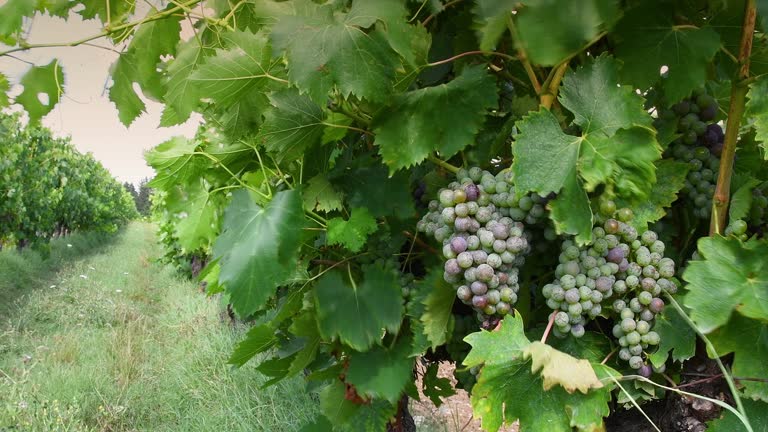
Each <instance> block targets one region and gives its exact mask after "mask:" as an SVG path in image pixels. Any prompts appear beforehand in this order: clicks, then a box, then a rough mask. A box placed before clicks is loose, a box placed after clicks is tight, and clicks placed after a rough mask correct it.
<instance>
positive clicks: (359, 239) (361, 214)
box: [327, 207, 378, 252]
mask: <svg viewBox="0 0 768 432" xmlns="http://www.w3.org/2000/svg"><path fill="white" fill-rule="evenodd" d="M351 213H352V215H351V216H350V217H349V220H344V219H342V218H340V217H336V218H333V219H331V220H329V221H328V230H327V238H328V244H331V245H333V244H339V245H343V246H344V247H346V248H347V249H349V250H350V251H352V252H359V251H360V250H361V249H362V248H363V246H365V242H366V241H368V236H369V235H371V234H373V233H374V232H376V229H377V228H378V226H377V225H376V219H374V217H373V216H371V214H370V213H369V212H368V209H367V208H365V207H361V208H354V209H352V212H351Z"/></svg>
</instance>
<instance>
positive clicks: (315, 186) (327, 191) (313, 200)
mask: <svg viewBox="0 0 768 432" xmlns="http://www.w3.org/2000/svg"><path fill="white" fill-rule="evenodd" d="M303 196H304V207H305V208H307V209H309V210H320V211H322V212H331V211H334V210H341V208H342V204H341V193H340V192H338V191H337V190H336V189H334V187H333V185H332V184H331V182H329V181H328V178H327V177H326V176H325V175H324V174H318V175H316V176H314V177H312V178H311V179H310V180H309V181H308V182H307V185H306V187H305V188H304V193H303Z"/></svg>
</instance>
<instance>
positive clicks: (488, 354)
mask: <svg viewBox="0 0 768 432" xmlns="http://www.w3.org/2000/svg"><path fill="white" fill-rule="evenodd" d="M464 340H465V341H466V342H467V343H469V344H470V345H472V350H471V351H470V352H469V354H468V355H467V357H466V358H465V359H464V365H466V366H469V367H472V366H479V365H483V367H482V369H481V370H480V375H479V376H478V380H477V384H475V386H474V387H473V389H472V395H471V402H472V407H473V409H474V412H475V414H477V415H478V416H480V417H481V418H482V426H483V429H484V430H488V431H496V430H498V429H499V427H501V425H502V424H503V423H504V421H505V420H506V422H507V423H512V422H514V421H515V420H516V419H519V420H520V428H521V429H522V430H535V431H538V430H546V431H555V432H560V431H562V432H570V431H571V430H572V428H573V427H579V428H581V429H586V430H591V429H594V428H597V427H600V426H601V425H602V421H603V417H605V416H607V415H608V414H609V413H610V409H609V406H608V403H609V402H610V400H611V389H612V388H611V387H612V386H608V385H603V387H601V388H598V389H591V390H589V391H588V393H587V394H581V393H568V392H567V391H566V390H565V389H564V388H563V387H561V386H555V387H552V388H550V389H549V390H545V389H544V388H545V387H544V378H542V376H541V375H538V374H534V373H532V370H534V369H533V362H532V361H530V360H525V355H526V351H529V350H530V349H531V347H532V346H535V345H534V344H539V343H538V342H534V344H532V343H531V342H530V341H529V340H528V339H527V338H526V336H525V333H524V329H523V320H522V317H521V316H520V314H516V315H515V316H514V317H512V316H509V317H507V318H506V319H505V320H504V321H502V323H501V327H500V328H499V329H497V330H496V331H493V332H489V331H485V330H481V331H480V332H477V333H472V334H470V335H468V336H467V337H466V338H465V339H464ZM539 345H540V344H539ZM533 351H535V352H536V357H537V361H542V360H545V358H546V354H547V353H548V354H550V355H551V354H552V353H555V352H556V353H558V354H556V355H555V356H556V357H557V358H560V359H562V357H561V356H565V357H570V356H568V355H567V354H564V353H562V352H559V351H557V350H555V349H554V348H550V347H546V346H544V348H533ZM573 360H575V359H573ZM580 368H581V366H580ZM590 369H592V370H593V372H592V374H596V376H597V377H598V378H599V380H596V382H597V383H600V382H601V380H603V379H605V378H606V376H607V374H609V373H610V374H612V375H614V376H620V374H619V373H618V372H616V371H613V370H612V369H610V368H608V367H605V366H602V365H599V364H598V365H594V366H590ZM592 384H594V385H596V384H595V381H592ZM523 394H524V395H525V397H524V398H521V397H520V395H523Z"/></svg>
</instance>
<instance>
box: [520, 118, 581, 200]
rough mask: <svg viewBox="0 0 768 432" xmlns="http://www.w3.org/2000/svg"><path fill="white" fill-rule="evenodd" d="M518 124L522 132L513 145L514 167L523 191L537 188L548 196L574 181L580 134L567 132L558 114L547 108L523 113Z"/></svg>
mask: <svg viewBox="0 0 768 432" xmlns="http://www.w3.org/2000/svg"><path fill="white" fill-rule="evenodd" d="M517 128H518V130H519V131H520V133H519V134H518V135H517V136H516V137H515V144H514V146H513V147H512V151H513V153H514V156H515V158H514V160H513V161H512V171H513V172H514V173H515V185H516V190H517V192H518V193H519V194H521V195H522V194H524V193H526V192H530V191H533V192H538V193H539V194H540V195H542V196H546V195H548V194H550V193H551V192H556V193H557V192H560V190H561V189H562V188H563V186H565V184H566V183H569V182H573V180H574V179H575V177H576V162H577V160H578V158H579V147H580V145H581V138H580V137H575V136H571V135H566V134H564V133H563V131H562V130H561V129H560V124H559V123H558V121H557V118H555V116H554V115H553V114H552V113H551V112H549V111H547V110H540V111H537V112H532V113H530V114H529V115H528V116H526V117H523V119H522V120H521V121H519V122H517Z"/></svg>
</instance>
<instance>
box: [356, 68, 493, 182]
mask: <svg viewBox="0 0 768 432" xmlns="http://www.w3.org/2000/svg"><path fill="white" fill-rule="evenodd" d="M496 100H497V94H496V86H495V83H494V80H493V79H492V78H491V77H490V76H489V75H488V73H487V72H485V67H480V66H471V67H467V68H465V69H464V70H463V71H462V73H461V75H459V76H458V77H456V78H455V79H454V80H452V81H451V82H449V83H447V84H442V85H439V86H437V87H427V88H423V89H419V90H414V91H411V92H408V93H405V94H402V95H400V96H398V97H396V98H395V100H394V101H393V102H392V103H391V104H390V105H389V106H388V107H387V108H385V109H383V110H382V111H381V112H379V113H378V114H377V115H376V117H374V119H373V122H372V124H371V127H372V128H373V131H374V132H375V134H376V145H378V146H379V149H380V153H381V155H382V157H383V159H384V163H386V164H387V165H388V166H389V169H390V173H392V172H395V171H397V170H399V169H401V168H407V167H409V166H411V165H414V164H417V163H419V162H421V161H423V160H424V159H426V158H427V156H429V154H430V153H432V152H433V151H438V152H439V153H440V154H441V156H443V157H446V158H448V157H450V156H453V155H454V154H456V153H457V152H458V151H459V150H461V149H463V148H464V147H466V146H467V145H469V144H471V143H472V139H473V137H474V136H475V134H477V132H478V130H479V129H480V127H481V126H482V124H483V121H484V120H485V113H486V110H488V109H490V108H493V107H495V106H496Z"/></svg>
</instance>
